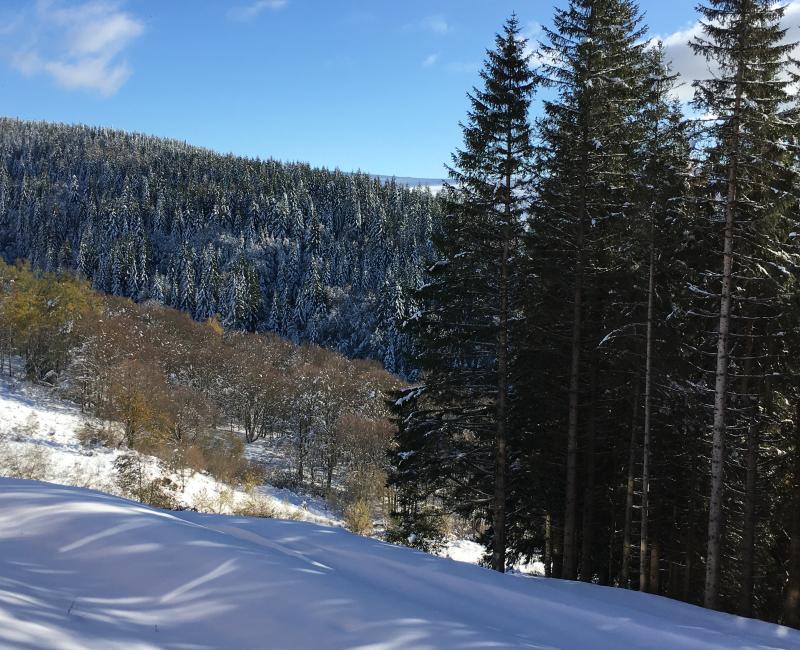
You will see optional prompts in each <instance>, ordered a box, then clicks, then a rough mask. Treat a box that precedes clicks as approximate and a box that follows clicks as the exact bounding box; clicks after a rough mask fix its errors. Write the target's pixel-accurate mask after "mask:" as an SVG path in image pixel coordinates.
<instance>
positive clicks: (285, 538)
mask: <svg viewBox="0 0 800 650" xmlns="http://www.w3.org/2000/svg"><path fill="white" fill-rule="evenodd" d="M0 647H2V648H4V649H5V648H14V649H16V650H27V649H31V648H48V649H50V648H52V649H61V648H70V649H73V648H75V649H77V648H98V649H115V648H125V649H134V650H151V649H152V650H155V649H156V648H174V649H184V650H185V649H189V648H194V649H200V648H230V649H236V650H245V649H248V648H253V649H255V648H373V649H378V648H384V649H390V648H397V649H399V648H488V647H492V648H508V647H515V648H539V649H543V648H576V649H578V648H580V649H595V650H619V649H624V650H634V649H638V648H665V649H674V650H683V649H686V650H688V649H691V650H704V649H707V650H710V649H712V648H717V649H718V648H738V649H741V650H744V649H746V648H747V649H756V648H758V649H773V648H785V649H787V650H788V649H789V648H800V632H797V631H790V630H788V629H786V628H782V627H779V626H776V625H770V624H767V623H761V622H758V621H753V620H747V619H741V618H737V617H735V616H730V615H726V614H720V613H717V612H710V611H706V610H703V609H700V608H697V607H693V606H690V605H686V604H683V603H679V602H675V601H670V600H667V599H664V598H659V597H655V596H649V595H642V594H637V593H633V592H627V591H623V590H621V589H612V588H605V587H597V586H593V585H586V584H580V583H571V582H563V581H558V580H547V579H544V578H520V577H513V576H506V575H499V574H496V573H493V572H491V571H489V570H487V569H482V568H479V567H476V566H472V565H469V564H464V563H461V562H454V561H452V560H449V559H444V558H436V557H433V556H430V555H426V554H424V553H420V552H416V551H412V550H409V549H405V548H400V547H396V546H391V545H388V544H384V543H381V542H378V541H375V540H371V539H367V538H363V537H357V536H355V535H352V534H350V533H348V532H347V531H345V530H343V529H341V528H335V527H326V526H321V525H317V524H312V523H307V522H294V521H282V520H270V519H245V518H238V517H226V516H220V515H202V514H198V513H191V512H180V513H177V512H175V513H174V512H164V511H158V510H153V509H151V508H148V507H145V506H143V505H141V504H138V503H133V502H130V501H126V500H124V499H120V498H118V497H113V496H109V495H107V494H103V493H99V492H93V491H90V490H86V489H82V488H73V487H64V486H57V485H53V484H48V483H39V482H34V481H21V480H14V479H0Z"/></svg>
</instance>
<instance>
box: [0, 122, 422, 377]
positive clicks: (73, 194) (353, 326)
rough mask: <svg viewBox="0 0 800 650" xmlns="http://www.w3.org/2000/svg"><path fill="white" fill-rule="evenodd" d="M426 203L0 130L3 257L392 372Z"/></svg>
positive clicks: (242, 162)
mask: <svg viewBox="0 0 800 650" xmlns="http://www.w3.org/2000/svg"><path fill="white" fill-rule="evenodd" d="M436 212H437V204H436V201H435V199H434V198H433V196H432V195H431V194H430V193H429V192H428V191H425V190H418V189H409V188H406V187H404V186H402V185H398V184H396V183H395V182H393V181H391V180H390V181H380V180H377V179H375V178H372V177H370V176H367V175H366V174H344V173H341V172H338V171H327V170H324V169H312V168H311V167H309V166H307V165H302V164H282V163H279V162H276V161H260V160H249V159H242V158H237V157H234V156H223V155H219V154H216V153H213V152H211V151H208V150H204V149H199V148H196V147H191V146H188V145H186V144H185V143H181V142H177V141H171V140H162V139H157V138H152V137H146V136H142V135H137V134H130V133H124V132H121V131H114V130H109V129H99V128H89V127H83V126H66V125H58V124H45V123H34V122H23V121H18V120H13V119H3V120H2V121H0V255H2V256H4V257H5V258H6V260H8V261H13V260H14V259H17V258H26V259H29V260H30V261H31V263H32V264H33V266H34V267H35V268H37V269H42V270H46V271H55V270H59V269H69V270H76V271H78V272H79V273H81V274H83V275H84V276H86V277H88V278H89V279H90V280H91V281H92V284H93V285H94V286H95V287H96V288H98V289H100V290H102V291H106V292H108V293H112V294H114V295H117V296H128V297H132V298H134V299H137V300H141V299H146V298H154V299H156V300H158V301H160V302H163V303H164V304H166V305H169V306H172V307H175V308H178V309H181V310H183V311H186V312H188V313H191V314H192V315H193V316H194V317H196V318H198V319H200V320H204V319H206V318H208V317H209V316H212V315H214V314H219V315H220V316H221V318H222V320H223V322H224V323H225V324H226V325H228V326H231V327H237V328H242V329H248V330H268V331H273V332H277V333H279V334H281V335H284V336H286V337H288V338H290V339H292V340H293V341H295V342H301V341H309V342H314V343H318V344H320V345H323V346H325V347H330V348H333V349H336V350H338V351H340V352H342V353H344V354H346V355H348V356H357V357H370V358H373V359H377V360H380V361H382V362H384V363H385V365H386V367H387V368H389V369H390V370H393V371H403V370H404V369H405V368H404V366H403V365H402V355H401V352H402V349H403V347H404V343H403V341H402V340H401V337H400V336H399V334H398V333H397V326H396V325H397V321H398V319H401V318H403V317H404V315H405V313H406V311H407V310H408V309H409V308H410V304H409V297H408V293H409V290H410V289H413V288H416V286H417V285H418V284H419V282H420V277H421V276H420V274H421V266H420V264H418V260H419V258H420V255H421V254H422V253H423V252H424V251H426V250H427V249H428V245H429V244H428V242H429V240H430V230H431V224H432V221H433V220H434V219H435V215H436Z"/></svg>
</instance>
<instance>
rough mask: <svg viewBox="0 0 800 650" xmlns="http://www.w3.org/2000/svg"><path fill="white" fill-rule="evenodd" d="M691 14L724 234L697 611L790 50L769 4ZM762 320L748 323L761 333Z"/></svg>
mask: <svg viewBox="0 0 800 650" xmlns="http://www.w3.org/2000/svg"><path fill="white" fill-rule="evenodd" d="M698 10H699V11H700V13H701V15H702V17H703V22H702V35H701V36H698V37H697V38H695V39H694V40H693V41H692V43H691V46H692V48H693V49H694V51H695V52H696V53H697V54H700V55H702V56H704V57H706V58H707V59H709V60H710V61H712V62H713V63H714V64H715V65H716V66H717V69H718V72H717V74H716V75H715V76H714V78H712V79H706V80H702V81H699V82H697V83H696V94H695V106H696V108H697V109H698V110H700V111H701V112H702V113H704V114H709V115H712V116H713V117H712V119H711V123H710V125H709V127H708V137H709V138H710V139H711V140H712V142H713V143H714V148H713V149H712V151H711V155H710V166H711V170H712V171H711V173H710V178H711V187H710V188H709V189H710V193H711V195H712V198H711V199H710V201H711V202H712V209H713V214H714V215H715V217H718V218H719V221H720V222H721V224H722V226H723V228H724V230H723V232H722V237H721V239H722V242H721V243H722V246H721V247H722V265H721V269H718V270H716V269H715V270H714V276H715V277H716V278H718V280H719V289H718V290H716V291H714V292H715V293H717V295H718V297H719V309H718V313H719V319H718V323H719V325H718V329H717V333H716V368H715V371H714V403H713V424H712V453H711V487H710V497H709V513H708V537H707V541H708V548H707V552H706V581H705V593H704V604H705V606H706V607H710V608H717V607H718V606H719V594H720V575H721V570H720V567H721V562H722V543H723V538H724V525H723V503H724V481H725V477H724V475H725V470H724V465H725V456H726V438H727V437H728V428H729V426H730V425H731V424H733V423H732V422H731V421H730V413H729V410H730V407H731V406H732V404H731V400H730V398H729V394H730V393H731V392H736V390H737V387H736V386H735V384H734V383H733V382H731V377H730V370H731V356H732V354H733V355H734V356H735V355H737V354H738V355H741V356H747V355H745V354H744V353H743V351H741V350H737V348H739V346H734V348H733V349H732V346H731V339H732V338H736V337H738V336H741V335H742V334H743V332H742V331H740V330H739V329H738V328H739V327H741V325H742V324H743V320H742V319H746V318H748V317H751V318H752V317H758V316H755V315H752V316H751V315H750V314H748V313H747V311H748V310H749V309H750V308H752V306H753V303H752V298H753V297H754V294H756V293H761V292H762V291H763V290H764V289H767V290H769V289H768V286H769V285H770V284H772V283H773V282H775V279H774V278H773V273H774V271H771V270H768V269H769V266H766V267H765V266H763V265H759V263H758V260H761V259H763V257H764V255H765V254H766V255H767V256H769V255H770V249H769V248H767V249H764V248H763V244H764V243H765V242H764V241H763V235H764V234H765V233H766V232H767V231H768V230H769V229H770V223H771V222H772V221H773V219H774V215H775V212H776V209H778V208H779V206H780V204H781V203H782V202H783V200H785V195H782V194H783V192H785V190H784V191H782V190H781V189H780V188H781V184H782V183H784V184H785V177H786V175H787V174H788V172H789V170H788V167H787V164H786V163H787V161H786V152H785V146H784V144H785V142H786V140H787V138H788V136H789V135H790V123H789V122H788V121H787V120H785V119H783V116H782V115H781V110H782V106H783V105H784V104H785V102H786V100H787V86H788V84H789V81H790V80H789V78H788V76H787V75H786V74H785V68H786V66H787V64H788V54H789V52H790V51H791V49H792V47H793V45H792V44H787V43H785V42H784V36H785V34H786V30H785V29H784V28H783V27H781V18H782V16H783V14H784V12H785V7H784V6H781V5H776V4H775V3H773V2H771V0H708V1H707V2H705V3H704V4H701V5H700V6H699V7H698ZM767 264H768V265H769V262H768V263H767ZM747 278H753V281H748V280H747ZM777 281H778V282H780V280H777ZM761 300H762V302H763V300H764V297H762V298H761ZM761 316H762V318H763V317H764V315H761ZM767 320H769V319H767ZM767 320H761V319H759V320H758V321H756V322H757V323H758V324H759V325H760V324H766V323H767ZM750 322H754V321H750ZM764 333H766V332H764ZM746 338H750V339H752V334H748V335H745V336H744V337H742V340H744V339H746ZM749 356H752V353H751V355H749ZM742 392H747V391H742ZM754 452H755V450H754ZM750 546H751V545H750ZM747 552H750V549H749V548H748V549H747ZM746 562H748V563H750V562H751V559H750V558H747V560H746ZM748 589H749V587H748Z"/></svg>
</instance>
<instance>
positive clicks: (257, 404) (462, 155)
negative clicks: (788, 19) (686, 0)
mask: <svg viewBox="0 0 800 650" xmlns="http://www.w3.org/2000/svg"><path fill="white" fill-rule="evenodd" d="M793 6H794V5H793ZM786 10H787V9H786V7H784V6H782V5H781V4H776V3H774V2H773V1H772V0H704V1H703V2H701V4H700V5H699V6H698V8H697V11H698V13H699V19H700V21H701V22H700V23H699V24H700V28H699V29H697V30H694V32H692V35H691V41H690V47H691V48H692V51H693V52H694V54H695V56H697V57H698V58H699V59H701V60H703V61H704V62H705V63H704V65H705V69H706V71H707V75H706V78H702V79H700V80H698V81H696V82H694V84H693V93H694V99H693V101H692V102H691V104H685V103H682V102H681V101H680V100H679V99H678V96H677V94H676V89H677V87H678V85H679V84H680V83H682V80H681V79H680V78H679V77H678V75H676V74H675V73H673V71H672V67H671V63H670V61H669V59H668V55H667V50H666V49H665V48H664V47H663V46H662V44H661V43H659V42H658V41H655V40H651V39H650V38H649V37H648V36H647V35H648V34H649V33H650V32H649V30H648V26H647V25H646V24H645V22H644V17H643V13H642V11H641V10H640V8H639V6H638V4H637V2H636V0H559V1H558V3H557V7H556V8H555V10H554V15H553V20H552V23H551V24H550V25H549V26H546V27H543V29H542V32H541V34H540V35H539V37H538V39H539V40H537V41H535V42H534V41H528V40H526V38H525V37H524V32H525V30H524V29H523V28H522V27H521V25H520V22H519V20H518V19H517V17H516V16H515V15H512V16H511V17H509V19H508V20H507V21H506V22H505V24H504V25H501V26H498V34H497V35H496V39H495V42H494V43H493V44H492V46H491V47H490V49H489V50H488V51H487V52H486V54H485V57H484V61H483V67H482V69H481V73H480V82H479V83H478V85H477V86H476V87H475V88H473V89H472V90H471V91H470V92H469V111H468V114H467V115H466V117H465V118H464V119H463V123H462V125H461V128H462V131H463V141H462V144H461V145H460V146H459V148H458V149H456V151H455V152H454V154H453V156H452V160H451V161H450V166H449V168H448V169H449V172H450V173H449V181H448V182H447V183H446V184H445V185H444V187H443V188H442V189H441V191H438V192H431V191H430V190H429V189H425V188H423V187H414V186H413V185H409V184H406V183H402V182H398V181H396V180H394V179H389V178H386V177H378V176H371V175H368V174H364V173H354V174H350V173H343V172H340V171H329V170H325V169H315V168H312V167H310V166H307V165H303V164H297V163H291V164H289V163H281V162H278V161H274V160H265V161H262V160H253V159H248V158H240V157H236V156H233V155H220V154H217V153H214V152H212V151H209V150H205V149H201V148H197V147H193V146H190V145H189V144H186V143H183V142H177V141H172V140H165V139H159V138H155V137H150V136H144V135H139V134H132V133H127V132H124V131H117V130H110V129H105V128H95V127H89V126H74V125H65V124H53V123H46V122H29V121H22V120H18V119H11V118H0V255H1V256H2V258H4V260H5V261H2V260H0V416H2V418H3V419H6V420H7V422H2V421H0V475H2V476H5V477H8V478H0V647H5V646H4V645H3V644H6V645H7V646H8V647H15V648H40V647H58V648H74V647H98V648H101V647H102V648H108V647H120V648H125V647H141V648H160V647H169V648H178V647H181V648H184V647H198V648H205V647H209V648H225V647H229V648H245V647H247V648H249V647H265V648H271V647H276V648H291V647H343V648H344V647H371V648H400V647H403V648H405V647H414V648H416V647H419V648H423V647H424V648H430V647H477V646H481V645H483V644H486V645H492V646H497V647H548V648H549V647H553V648H564V649H577V648H587V647H596V648H609V649H611V648H620V647H629V648H632V649H633V648H640V647H641V648H687V649H688V648H709V649H712V648H719V649H722V648H741V649H742V650H744V649H745V648H785V649H789V648H797V647H800V632H798V631H797V630H794V629H792V628H799V629H800V361H799V360H800V282H799V281H800V235H798V233H800V146H799V142H800V93H798V92H797V86H798V79H800V67H798V62H797V61H795V60H794V58H793V56H792V52H793V51H794V48H795V44H793V43H791V42H790V41H789V40H788V36H787V32H786V30H785V29H784V28H783V27H782V24H783V23H782V20H783V18H784V14H785V12H786ZM387 128H390V127H388V126H387ZM437 189H438V188H437ZM41 419H44V423H42V421H41ZM37 481H38V482H37ZM47 482H50V483H60V484H63V485H68V486H73V487H60V486H54V485H48V483H47ZM92 490H95V491H92ZM98 490H99V492H98ZM104 493H110V494H104ZM125 499H132V500H134V501H138V502H141V503H143V504H145V505H140V504H136V503H133V502H132V501H126V500H125ZM187 510H188V511H187ZM167 511H172V512H167ZM288 519H293V520H303V521H286V520H288ZM268 520H270V521H268ZM343 527H344V528H347V529H349V531H350V532H347V531H345V530H342V528H343ZM351 533H355V534H356V535H363V536H371V537H374V538H377V541H376V540H374V539H373V540H366V539H359V538H357V537H355V536H353V535H352V534H351ZM398 546H408V547H412V549H414V550H409V549H401V548H398ZM476 549H477V551H476ZM162 553H163V554H162ZM433 555H445V556H449V557H451V558H455V559H469V560H471V561H474V562H479V563H480V564H482V567H481V568H479V567H474V566H465V565H464V564H455V563H453V562H452V561H448V560H447V559H444V558H435V557H433ZM116 557H119V562H116V561H115V560H114V559H113V558H116ZM109 558H111V559H109ZM72 573H77V574H79V575H80V576H81V577H79V578H74V579H73V578H72V577H70V576H72ZM503 573H508V574H510V575H500V574H503ZM579 583H586V584H579ZM276 585H277V586H276ZM280 585H286V589H282V588H281V587H280ZM265 594H266V595H268V600H265V601H264V602H262V600H264V598H266V596H265ZM259 599H261V600H259ZM677 601H683V602H677ZM695 606H700V607H703V608H706V609H705V610H704V609H700V607H695ZM711 610H718V611H711ZM753 619H760V620H753Z"/></svg>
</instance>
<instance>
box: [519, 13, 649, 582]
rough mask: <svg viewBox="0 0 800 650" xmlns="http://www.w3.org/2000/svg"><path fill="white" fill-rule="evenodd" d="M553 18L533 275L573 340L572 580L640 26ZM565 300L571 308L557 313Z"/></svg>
mask: <svg viewBox="0 0 800 650" xmlns="http://www.w3.org/2000/svg"><path fill="white" fill-rule="evenodd" d="M553 24H554V27H553V29H546V30H545V34H546V36H547V41H548V42H547V44H545V45H543V46H542V52H541V57H540V58H541V60H542V61H543V63H542V66H541V68H542V75H543V77H544V80H545V83H546V84H547V85H549V86H551V87H553V88H554V89H555V90H556V93H557V94H556V98H555V99H553V100H550V101H545V102H544V116H543V118H542V119H541V120H540V121H539V124H538V127H539V131H540V136H541V142H542V146H541V149H540V152H539V154H540V155H539V166H540V169H541V182H540V183H539V188H538V189H539V192H538V196H537V201H536V204H535V209H534V211H533V218H532V220H531V233H532V236H531V242H532V250H533V256H534V258H535V259H534V268H535V271H534V274H535V275H536V277H537V278H538V279H539V282H540V283H541V285H542V287H541V290H542V291H543V292H544V293H545V294H549V295H550V296H551V298H550V300H549V303H548V304H549V305H550V306H552V307H553V310H550V309H547V310H546V313H547V314H548V316H547V322H544V323H542V329H543V330H544V331H545V336H546V337H548V336H549V337H550V340H551V341H552V342H553V343H552V344H553V345H554V346H560V344H559V341H562V340H564V339H565V338H566V339H569V341H570V344H569V349H568V350H567V351H566V356H567V358H568V362H567V363H566V364H565V365H566V366H567V367H568V369H569V370H568V377H567V378H566V383H567V384H568V386H569V388H568V396H567V418H566V420H567V421H566V426H565V428H566V442H567V444H566V481H565V498H564V515H563V522H562V525H563V548H562V554H563V561H562V570H561V576H562V577H564V578H568V579H574V578H575V577H576V576H577V572H578V553H577V548H578V547H577V543H578V539H577V538H578V535H577V530H578V526H577V511H578V499H579V496H578V486H579V479H578V451H579V437H580V427H579V424H580V423H579V412H580V410H581V391H582V389H585V384H587V383H591V382H587V380H586V377H587V376H589V377H591V376H595V372H596V368H597V364H598V363H599V362H600V358H599V355H597V354H595V353H593V354H592V359H590V362H591V365H592V366H593V369H592V370H591V371H590V372H584V370H583V365H584V364H583V362H585V361H586V358H585V357H586V353H587V349H591V350H595V349H596V348H597V347H598V344H599V343H600V342H601V341H602V340H603V339H604V338H605V334H603V333H602V332H603V327H605V326H598V325H597V324H598V323H602V322H603V321H604V317H603V312H604V310H606V309H608V308H609V307H611V305H603V304H602V303H603V298H602V296H601V292H602V291H604V290H605V289H604V288H603V285H604V281H603V280H601V278H600V276H601V275H606V279H608V277H610V275H612V274H613V269H614V267H615V265H617V264H618V262H617V261H615V259H616V255H615V244H614V242H615V240H617V239H618V237H619V236H620V235H621V234H622V233H624V232H625V230H626V226H625V224H626V222H627V220H628V218H629V217H631V216H632V214H633V209H632V206H633V205H634V201H633V195H634V193H635V188H636V173H635V166H636V164H637V163H636V160H637V156H636V149H637V146H638V138H639V131H638V129H636V128H635V126H636V117H637V114H638V111H639V106H640V104H641V102H640V100H639V96H640V94H641V89H642V87H643V75H644V64H643V50H644V44H643V43H642V42H641V38H642V35H643V33H644V32H643V28H642V26H641V17H640V14H639V11H638V8H637V6H636V4H635V3H634V2H632V1H631V0H571V2H569V4H568V6H567V7H566V8H565V9H556V13H555V16H554V20H553ZM563 305H569V307H570V311H569V312H566V311H562V312H561V313H560V314H559V310H560V309H561V306H563ZM543 313H545V312H544V310H543ZM556 314H558V315H557V316H556V318H552V317H553V316H554V315H556ZM590 320H591V321H593V323H592V322H588V321H590ZM609 322H610V321H609ZM567 323H568V325H566V326H565V327H563V329H564V330H567V331H560V329H559V328H560V327H562V326H564V325H565V324H567ZM589 392H591V393H592V394H593V395H595V394H596V391H591V390H590V391H589ZM590 400H594V397H591V398H590ZM588 420H589V421H588V422H587V426H586V427H585V429H586V437H587V444H588V446H591V445H593V444H594V443H593V438H594V426H593V425H592V426H589V424H591V422H593V421H594V416H592V415H590V417H589V418H588ZM588 438H591V440H589V439H588ZM586 462H587V466H586V473H587V476H588V475H591V474H593V462H594V458H593V455H592V454H587V455H586ZM589 498H591V496H590V497H589ZM589 505H590V506H591V504H589ZM584 520H585V521H586V522H589V521H591V517H588V516H587V514H586V511H585V510H584ZM586 534H589V531H588V530H585V531H584V535H586ZM583 574H584V575H585V577H587V579H588V578H589V576H590V574H591V570H589V568H588V567H585V568H584V571H583Z"/></svg>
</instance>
